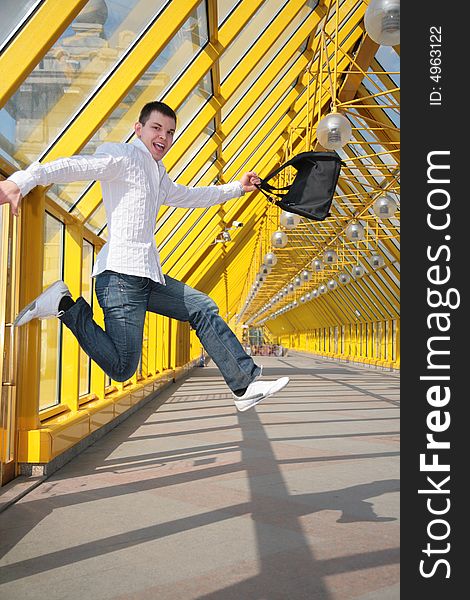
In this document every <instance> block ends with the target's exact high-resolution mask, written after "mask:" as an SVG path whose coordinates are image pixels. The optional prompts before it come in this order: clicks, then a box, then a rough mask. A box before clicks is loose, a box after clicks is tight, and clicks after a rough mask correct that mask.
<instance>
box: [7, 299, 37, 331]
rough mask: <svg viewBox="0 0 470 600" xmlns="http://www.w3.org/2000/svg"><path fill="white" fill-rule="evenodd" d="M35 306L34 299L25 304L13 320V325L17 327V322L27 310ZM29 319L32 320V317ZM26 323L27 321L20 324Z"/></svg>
mask: <svg viewBox="0 0 470 600" xmlns="http://www.w3.org/2000/svg"><path fill="white" fill-rule="evenodd" d="M35 308H36V300H33V301H32V302H30V303H29V304H28V305H27V306H25V307H24V308H23V310H22V311H21V312H20V313H19V315H18V316H17V317H16V319H15V320H14V321H13V327H18V323H19V322H20V321H21V319H22V318H23V317H24V316H25V315H26V313H27V312H29V311H30V310H34V309H35ZM30 320H31V321H32V319H30ZM26 323H29V321H26V322H25V323H22V325H26ZM20 327H21V325H20Z"/></svg>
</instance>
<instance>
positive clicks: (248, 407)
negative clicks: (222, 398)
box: [235, 396, 268, 412]
mask: <svg viewBox="0 0 470 600" xmlns="http://www.w3.org/2000/svg"><path fill="white" fill-rule="evenodd" d="M267 397H268V396H261V398H258V399H257V400H255V401H254V402H253V404H250V405H249V406H245V408H238V406H237V405H236V404H235V406H236V407H237V410H238V412H245V411H247V410H250V408H253V406H256V405H257V404H258V403H259V402H261V400H264V399H265V398H267Z"/></svg>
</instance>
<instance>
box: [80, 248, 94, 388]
mask: <svg viewBox="0 0 470 600" xmlns="http://www.w3.org/2000/svg"><path fill="white" fill-rule="evenodd" d="M93 255H94V247H93V245H92V244H90V242H87V241H86V240H83V255H82V297H83V298H84V299H85V300H86V301H87V302H88V304H89V305H90V306H91V307H92V308H93V304H92V302H93V279H92V277H91V272H92V270H93ZM90 373H91V358H90V357H89V356H88V354H87V353H86V352H85V351H84V350H83V349H82V348H80V383H79V395H80V396H84V395H86V394H89V393H90Z"/></svg>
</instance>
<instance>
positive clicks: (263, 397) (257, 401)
mask: <svg viewBox="0 0 470 600" xmlns="http://www.w3.org/2000/svg"><path fill="white" fill-rule="evenodd" d="M289 381H290V379H289V377H287V381H286V383H285V384H284V385H283V386H282V387H280V388H279V389H278V390H274V391H273V392H271V393H270V394H266V396H261V398H258V399H257V400H256V401H255V402H253V404H250V406H247V407H245V408H238V406H237V405H236V404H235V406H236V407H237V410H238V411H239V412H245V411H247V410H250V408H253V406H256V405H257V404H258V403H259V402H261V400H265V399H266V398H269V396H272V395H273V394H277V393H278V392H280V391H281V390H283V389H284V388H285V387H286V385H287V384H288V383H289Z"/></svg>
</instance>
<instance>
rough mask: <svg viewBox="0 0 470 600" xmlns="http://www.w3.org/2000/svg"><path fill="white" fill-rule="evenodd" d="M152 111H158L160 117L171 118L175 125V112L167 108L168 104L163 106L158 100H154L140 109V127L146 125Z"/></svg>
mask: <svg viewBox="0 0 470 600" xmlns="http://www.w3.org/2000/svg"><path fill="white" fill-rule="evenodd" d="M154 110H156V111H158V112H159V113H161V114H162V115H165V116H167V117H171V118H172V119H174V120H175V124H176V113H175V111H174V110H173V109H172V108H170V107H169V106H168V104H165V103H164V102H159V101H158V100H155V101H154V102H148V103H147V104H146V105H145V106H144V107H143V108H142V110H141V111H140V115H139V123H141V124H142V125H145V123H147V121H148V120H149V117H150V115H151V114H152V113H153V111H154Z"/></svg>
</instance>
